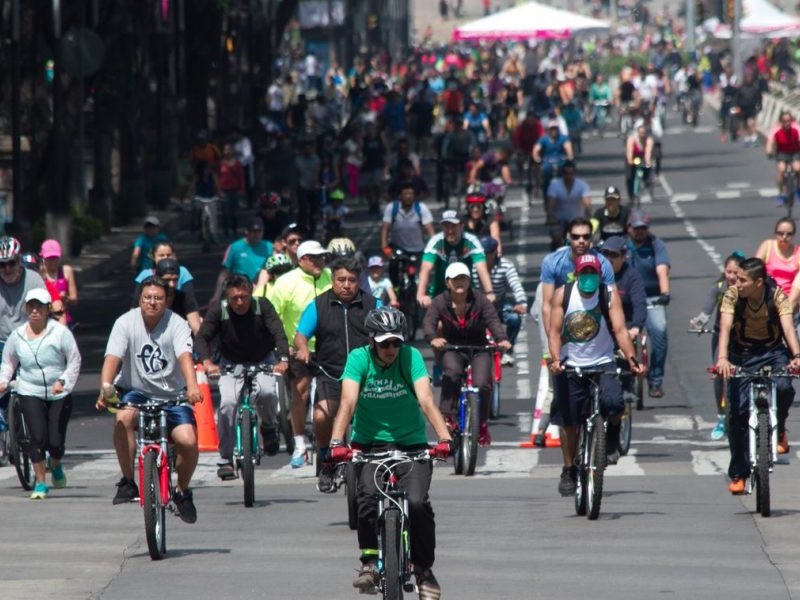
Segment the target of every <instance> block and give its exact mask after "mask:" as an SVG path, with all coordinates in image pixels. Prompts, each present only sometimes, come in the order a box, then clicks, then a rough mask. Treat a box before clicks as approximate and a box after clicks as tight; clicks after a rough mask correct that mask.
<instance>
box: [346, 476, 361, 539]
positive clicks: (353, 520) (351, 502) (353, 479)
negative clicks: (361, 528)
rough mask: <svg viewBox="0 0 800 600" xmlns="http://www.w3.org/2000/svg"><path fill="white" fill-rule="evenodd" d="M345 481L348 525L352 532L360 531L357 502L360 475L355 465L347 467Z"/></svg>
mask: <svg viewBox="0 0 800 600" xmlns="http://www.w3.org/2000/svg"><path fill="white" fill-rule="evenodd" d="M344 481H345V488H344V491H345V495H346V496H347V524H348V525H349V526H350V529H351V530H352V531H356V530H357V529H358V503H357V502H356V493H357V491H358V473H357V471H356V468H355V466H354V465H353V463H347V465H345V472H344Z"/></svg>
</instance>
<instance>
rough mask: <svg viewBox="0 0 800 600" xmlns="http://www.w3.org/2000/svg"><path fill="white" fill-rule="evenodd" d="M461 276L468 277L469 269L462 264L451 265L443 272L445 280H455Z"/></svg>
mask: <svg viewBox="0 0 800 600" xmlns="http://www.w3.org/2000/svg"><path fill="white" fill-rule="evenodd" d="M461 275H466V276H467V277H469V267H468V266H467V265H465V264H464V263H462V262H454V263H451V264H450V266H448V267H447V270H446V271H445V272H444V278H445V279H455V278H456V277H460V276H461Z"/></svg>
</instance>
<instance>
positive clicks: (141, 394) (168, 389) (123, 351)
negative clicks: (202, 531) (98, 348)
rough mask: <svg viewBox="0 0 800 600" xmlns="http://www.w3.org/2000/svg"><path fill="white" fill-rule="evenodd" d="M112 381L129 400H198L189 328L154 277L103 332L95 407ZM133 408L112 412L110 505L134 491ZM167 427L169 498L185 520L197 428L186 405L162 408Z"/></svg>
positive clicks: (190, 515) (190, 512)
mask: <svg viewBox="0 0 800 600" xmlns="http://www.w3.org/2000/svg"><path fill="white" fill-rule="evenodd" d="M112 383H113V384H115V385H116V386H117V387H118V388H119V390H120V391H121V392H122V394H121V396H120V397H121V398H122V399H123V400H124V401H126V402H130V403H132V404H135V403H137V402H141V401H144V400H147V399H154V400H172V399H174V398H175V396H176V395H177V394H178V393H179V392H181V391H183V390H185V392H186V400H187V401H188V403H189V404H195V403H197V402H201V401H202V396H201V395H200V390H199V388H198V387H197V379H196V377H195V371H194V361H193V360H192V332H191V330H190V329H189V325H188V324H187V323H186V321H185V320H183V319H182V318H181V317H179V316H178V315H176V314H175V313H173V312H172V311H171V310H169V309H167V286H166V284H165V283H164V282H163V281H161V280H160V279H158V278H157V277H151V278H149V279H146V280H145V281H144V283H143V284H142V295H141V297H140V299H139V308H132V309H131V310H129V311H128V312H126V313H125V314H123V315H122V316H121V317H119V318H118V319H117V320H116V321H115V322H114V326H113V328H112V329H111V335H109V337H108V344H107V346H106V353H105V359H104V361H103V368H102V370H101V371H100V395H99V396H98V398H97V403H96V404H95V407H96V408H97V409H98V410H102V409H104V408H106V405H107V404H106V401H107V400H109V398H110V397H111V395H113V394H116V392H115V391H114V388H113V386H112ZM138 423H139V417H138V411H137V410H135V409H133V408H129V409H126V410H120V411H119V412H117V414H116V416H115V421H114V448H115V450H116V452H117V460H118V461H119V466H120V469H121V471H122V478H121V479H120V480H119V483H117V493H116V495H115V496H114V501H113V503H114V504H123V503H125V502H131V501H133V500H135V499H136V498H137V497H138V496H139V487H138V486H137V485H136V482H135V481H134V479H133V459H134V456H135V453H136V437H135V435H134V432H135V431H136V428H137V427H138ZM167 426H168V428H169V432H170V437H171V438H172V441H173V443H174V444H175V450H176V452H177V460H176V463H175V469H176V471H177V473H178V485H177V487H176V488H175V490H171V491H172V500H173V501H174V502H175V506H176V507H177V509H178V514H179V516H180V518H181V520H183V521H184V522H185V523H194V522H195V521H196V520H197V510H196V509H195V506H194V500H193V494H192V490H191V488H190V487H189V484H190V483H191V479H192V474H193V473H194V469H195V467H196V466H197V456H198V451H197V430H196V425H195V420H194V412H193V411H192V408H191V406H186V405H185V404H184V405H181V406H174V407H169V408H168V409H167Z"/></svg>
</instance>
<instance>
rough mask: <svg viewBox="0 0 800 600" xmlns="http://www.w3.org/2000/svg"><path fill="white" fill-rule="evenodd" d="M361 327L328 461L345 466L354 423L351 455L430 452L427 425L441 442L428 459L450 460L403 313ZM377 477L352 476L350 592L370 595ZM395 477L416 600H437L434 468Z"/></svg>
mask: <svg viewBox="0 0 800 600" xmlns="http://www.w3.org/2000/svg"><path fill="white" fill-rule="evenodd" d="M364 325H365V327H366V330H367V332H368V333H369V337H370V341H369V345H368V346H362V347H360V348H356V349H355V350H353V351H352V352H350V354H349V355H348V357H347V362H346V364H345V367H344V372H343V373H342V400H341V405H340V406H339V412H338V413H337V415H336V420H335V421H334V424H333V431H332V433H331V436H332V439H331V454H332V457H333V459H334V460H335V461H336V460H342V459H344V458H345V457H347V455H348V453H349V450H348V448H346V447H345V445H344V437H345V433H346V431H347V427H348V426H349V425H350V423H351V421H352V434H351V444H352V446H353V448H354V449H362V450H364V451H367V452H368V451H370V450H379V449H382V448H385V447H387V446H389V447H397V448H399V449H401V450H406V451H409V452H412V451H415V450H419V449H424V448H427V447H428V443H427V442H428V438H427V435H426V432H425V420H427V421H428V423H430V425H431V427H433V431H434V434H435V435H436V438H437V439H438V440H439V442H438V444H437V445H436V447H435V448H434V449H433V450H432V454H435V455H438V456H448V455H449V454H451V452H452V444H453V441H452V438H451V436H450V432H449V431H448V429H447V425H446V424H445V422H444V419H443V418H442V414H441V413H440V412H439V409H438V408H437V407H436V404H435V402H434V398H433V390H432V388H431V384H430V379H429V378H428V370H427V369H426V368H425V362H424V360H423V358H422V354H420V352H419V350H417V349H416V348H414V347H412V346H409V345H407V344H405V343H404V341H405V332H406V330H407V325H406V320H405V317H404V316H403V313H402V312H400V311H399V310H397V309H394V308H389V307H384V308H378V309H375V310H372V311H370V312H369V313H368V314H367V317H366V319H365V322H364ZM374 471H375V467H374V466H370V465H364V466H360V467H359V468H358V471H357V474H358V478H359V482H358V495H357V498H356V502H357V504H358V546H359V549H360V550H361V569H360V571H359V574H358V576H357V577H356V579H355V580H354V581H353V587H356V588H358V589H359V590H362V591H363V592H367V593H376V592H377V590H376V586H377V584H378V582H379V574H378V565H377V562H378V539H377V535H376V521H377V517H378V514H377V507H378V503H377V498H378V492H377V490H376V488H375V482H374V480H373V474H374ZM395 472H396V473H397V475H398V476H399V477H400V486H401V487H402V488H403V489H405V491H406V493H407V494H408V509H409V516H410V532H411V539H410V545H411V561H412V562H413V564H414V571H415V575H416V580H417V588H418V589H419V597H420V600H438V598H440V597H441V589H440V587H439V583H438V582H437V581H436V577H435V576H434V575H433V572H432V571H431V567H432V566H433V563H434V558H435V556H434V549H435V547H436V536H435V533H436V524H435V522H434V515H433V509H432V507H431V504H430V498H429V496H428V489H429V488H430V484H431V476H432V474H433V465H432V463H412V464H410V465H401V466H400V467H399V468H398V469H396V471H395Z"/></svg>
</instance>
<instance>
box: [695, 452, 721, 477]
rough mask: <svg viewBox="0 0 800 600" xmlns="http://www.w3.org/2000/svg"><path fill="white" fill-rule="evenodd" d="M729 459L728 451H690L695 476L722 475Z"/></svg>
mask: <svg viewBox="0 0 800 600" xmlns="http://www.w3.org/2000/svg"><path fill="white" fill-rule="evenodd" d="M730 459H731V453H730V451H728V450H705V451H701V450H692V470H693V471H694V473H695V475H724V474H725V473H727V472H728V463H729V462H730Z"/></svg>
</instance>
